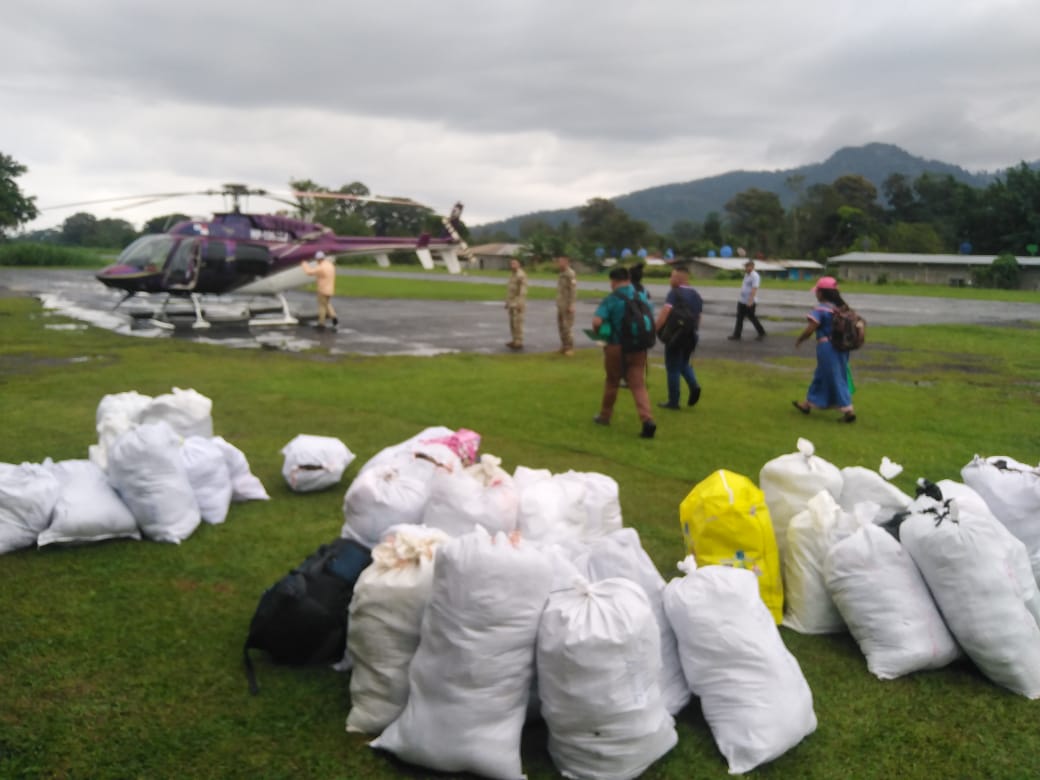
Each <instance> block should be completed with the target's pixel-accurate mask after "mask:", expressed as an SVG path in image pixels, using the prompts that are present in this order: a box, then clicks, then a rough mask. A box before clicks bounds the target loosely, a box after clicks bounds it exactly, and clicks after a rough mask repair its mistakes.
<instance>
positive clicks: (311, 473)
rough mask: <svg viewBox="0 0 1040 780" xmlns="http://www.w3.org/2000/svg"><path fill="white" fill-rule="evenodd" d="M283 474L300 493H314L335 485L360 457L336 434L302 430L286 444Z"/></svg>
mask: <svg viewBox="0 0 1040 780" xmlns="http://www.w3.org/2000/svg"><path fill="white" fill-rule="evenodd" d="M282 455H284V456H285V460H284V462H283V463H282V476H283V477H285V483H286V484H287V485H288V486H289V487H290V488H291V489H292V490H294V491H296V492H297V493H310V492H313V491H316V490H324V489H325V488H328V487H332V486H333V485H335V484H336V483H337V482H339V481H340V479H342V477H343V472H344V471H346V470H347V466H349V465H350V464H351V462H352V461H353V460H354V458H355V457H356V456H355V455H354V453H353V452H351V451H350V450H349V449H347V445H346V444H344V443H343V442H341V441H340V440H339V439H337V438H335V437H333V436H310V435H308V434H306V433H301V434H300V435H299V436H297V437H296V438H294V439H293V440H292V441H290V442H289V443H288V444H286V445H285V446H284V447H282Z"/></svg>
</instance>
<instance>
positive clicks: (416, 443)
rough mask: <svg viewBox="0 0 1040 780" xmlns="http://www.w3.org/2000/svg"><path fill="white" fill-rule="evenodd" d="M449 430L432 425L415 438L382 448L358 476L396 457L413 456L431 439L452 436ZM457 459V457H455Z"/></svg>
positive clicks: (441, 426)
mask: <svg viewBox="0 0 1040 780" xmlns="http://www.w3.org/2000/svg"><path fill="white" fill-rule="evenodd" d="M454 433H455V431H453V430H452V429H451V428H445V427H444V426H443V425H434V426H432V427H430V428H424V429H423V430H421V431H419V432H418V433H417V434H415V436H412V437H411V438H410V439H405V440H404V441H402V442H399V443H397V444H391V445H390V446H389V447H384V448H383V449H381V450H380V451H379V452H377V453H376V454H375V455H373V456H372V457H371V458H369V459H368V460H366V461H365V463H364V464H363V465H362V466H361V468H360V470H359V471H358V476H360V475H362V474H364V473H365V470H366V469H370V468H376V467H377V466H380V465H382V464H384V463H385V462H386V461H390V460H394V459H395V458H396V457H397V456H398V455H400V454H402V453H405V454H414V453H415V451H416V450H421V449H422V447H423V444H424V443H429V441H430V440H431V439H443V438H446V437H448V436H451V435H452V434H454ZM456 457H458V455H456Z"/></svg>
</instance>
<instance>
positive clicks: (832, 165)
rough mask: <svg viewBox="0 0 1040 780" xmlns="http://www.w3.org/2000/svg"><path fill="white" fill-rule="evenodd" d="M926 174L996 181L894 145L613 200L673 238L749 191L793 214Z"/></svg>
mask: <svg viewBox="0 0 1040 780" xmlns="http://www.w3.org/2000/svg"><path fill="white" fill-rule="evenodd" d="M922 173H931V174H935V175H937V176H947V175H949V176H952V177H953V178H954V179H955V180H957V181H958V182H962V183H964V184H967V185H968V186H971V187H985V186H986V185H988V184H990V183H991V182H992V181H993V179H994V177H995V175H996V173H971V172H969V171H966V170H964V169H963V168H961V167H959V166H956V165H951V164H949V163H944V162H940V161H938V160H926V159H924V158H923V157H916V156H914V155H912V154H909V153H908V152H906V151H904V150H903V149H900V148H899V147H898V146H893V145H892V144H881V143H872V144H867V145H865V146H855V147H851V146H850V147H845V148H843V149H839V150H838V151H837V152H835V153H834V154H833V155H831V156H830V157H829V158H828V159H827V160H825V161H824V162H821V163H814V164H812V165H803V166H801V167H798V168H790V169H788V170H782V171H731V172H729V173H724V174H721V175H719V176H711V177H708V178H705V179H697V180H695V181H688V182H683V183H678V184H664V185H661V186H659V187H651V188H649V189H645V190H639V191H638V192H631V193H629V194H627V195H620V196H618V197H616V198H611V199H610V200H611V201H612V202H613V203H614V204H616V205H617V206H619V207H620V208H622V209H623V210H624V211H625V212H626V213H627V214H628V215H629V216H630V217H632V218H633V219H637V220H642V221H644V222H646V223H647V224H649V225H650V227H651V228H653V229H654V230H655V231H657V232H659V233H667V232H670V231H671V230H672V229H673V227H674V226H675V224H676V223H677V222H682V221H692V222H703V221H704V219H705V217H707V216H708V215H709V214H710V213H712V212H715V213H718V214H720V215H721V214H723V212H724V210H725V205H726V203H728V202H729V201H730V200H732V199H733V198H734V197H735V196H736V195H737V194H738V193H741V192H745V191H746V190H749V189H758V190H762V191H765V192H773V193H775V194H776V195H777V196H778V197H779V198H780V202H781V204H782V205H783V206H784V207H785V208H787V207H790V206H791V205H793V204H794V203H796V202H797V201H798V199H799V198H801V197H802V195H803V194H804V193H805V191H806V190H808V189H809V188H810V187H812V186H813V185H814V184H830V183H831V182H833V181H834V180H835V179H838V178H839V177H841V176H844V175H849V174H853V175H859V176H862V177H863V178H865V179H866V180H867V181H869V182H871V183H872V184H873V185H874V187H875V188H876V189H877V191H878V192H879V193H880V192H881V191H882V187H883V185H884V182H885V180H886V179H887V178H888V177H889V176H891V175H892V174H901V175H903V176H904V177H906V178H907V179H908V180H911V181H912V180H914V179H916V178H917V177H918V176H920V175H921V174H922ZM579 207H580V206H578V205H576V206H574V207H573V208H569V209H558V210H555V211H539V212H535V213H532V214H523V215H519V216H516V217H511V218H509V219H506V220H502V221H500V222H491V223H488V224H485V225H478V226H476V227H471V230H472V232H473V235H474V237H475V238H477V239H479V238H481V237H486V236H491V235H497V234H503V233H504V234H508V235H510V236H514V237H515V236H518V235H519V234H520V227H521V225H522V224H523V223H525V222H536V221H541V222H544V223H545V224H546V225H548V226H550V227H554V228H555V227H559V226H560V224H562V223H563V222H565V221H566V222H570V223H571V224H572V225H573V224H576V223H577V222H578V209H579Z"/></svg>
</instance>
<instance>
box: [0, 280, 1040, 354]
mask: <svg viewBox="0 0 1040 780" xmlns="http://www.w3.org/2000/svg"><path fill="white" fill-rule="evenodd" d="M370 274H373V275H374V274H378V275H380V276H384V277H385V276H387V275H390V276H393V277H397V278H402V279H403V278H411V279H416V278H418V279H424V280H426V281H429V282H430V283H431V284H436V283H437V282H438V281H455V282H460V281H461V282H466V283H471V284H494V285H497V286H499V287H500V288H501V292H502V298H503V302H504V299H505V280H504V279H502V278H488V277H477V276H465V275H462V276H444V275H442V274H425V273H423V272H421V271H394V272H384V271H365V270H356V269H344V268H341V269H339V279H338V285H339V289H345V288H347V287H349V285H350V277H351V276H355V275H357V276H361V275H370ZM529 284H530V285H532V286H546V287H555V284H556V283H555V281H553V280H541V279H533V280H531V281H530V282H529ZM694 286H696V281H694ZM810 286H811V284H810V283H808V282H807V283H806V289H805V290H804V292H803V291H797V290H789V289H784V290H771V289H769V285H768V280H767V281H766V283H765V284H764V285H763V287H762V289H761V291H760V293H759V301H760V302H759V306H758V316H759V318H760V319H761V320H762V323H763V325H764V326H765V328H766V331H767V334H768V335H767V337H766V338H765V339H763V340H761V341H759V340H756V339H755V338H754V336H755V332H754V329H753V328H751V327H750V326H749V325H748V323H745V325H744V338H743V339H742V340H741V341H739V342H734V341H729V340H727V338H726V337H727V336H728V335H729V334H730V333H731V332H732V329H733V322H734V317H735V313H736V299H737V289H736V287H726V288H719V287H704V288H700V289H699V292H700V293H701V296H702V297H703V299H704V316H703V319H702V322H701V340H700V343H699V345H698V347H697V355H698V356H700V357H722V358H731V359H736V360H750V361H757V360H763V359H766V358H768V357H773V356H779V355H792V354H796V353H795V349H794V335H795V333H796V332H797V331H798V330H799V329H800V328H801V326H802V324H803V323H804V322H805V315H806V313H807V312H808V311H809V309H810V308H811V306H812V304H813V302H814V297H813V295H812V293H811V292H810V290H809V288H810ZM579 287H580V288H581V289H593V290H597V291H601V292H603V294H604V295H606V294H607V292H608V291H609V289H610V287H609V284H608V282H607V280H606V279H604V278H602V277H600V278H597V279H595V280H592V279H581V278H579ZM647 290H648V291H649V292H650V295H651V300H652V301H653V302H655V303H657V304H659V303H661V302H663V301H664V298H665V296H666V294H667V291H668V288H667V285H665V284H651V285H648V286H647ZM0 294H5V295H30V296H35V297H38V298H40V299H41V300H42V301H43V302H44V305H45V307H46V308H47V309H48V310H50V311H53V312H56V313H59V314H61V315H64V316H68V317H71V318H73V319H77V320H81V321H84V322H89V323H91V324H94V325H97V326H100V327H104V328H107V329H109V330H112V331H114V332H117V333H122V334H125V335H128V336H143V337H151V338H170V337H173V338H188V339H193V340H198V341H205V342H208V343H216V344H222V345H225V346H228V347H237V348H267V349H282V350H290V351H307V350H309V349H312V348H314V347H317V346H321V347H323V348H324V349H323V352H324V350H328V351H329V352H331V353H332V354H361V355H419V356H424V355H425V356H429V355H438V354H444V353H451V352H472V353H479V354H496V353H505V352H509V351H510V350H509V349H507V348H506V346H505V343H506V342H507V341H508V340H509V337H510V334H509V325H508V318H507V316H506V312H505V309H504V303H503V302H498V301H492V302H451V301H413V300H379V299H371V298H336V299H335V300H334V302H333V305H334V306H335V308H336V312H337V314H338V315H339V321H340V322H339V328H338V329H336V330H335V331H333V330H325V331H317V330H315V329H314V328H313V326H312V324H311V323H313V318H314V316H315V312H316V308H315V301H314V295H313V293H310V292H306V291H298V290H294V291H290V292H289V293H287V294H286V298H287V299H288V301H289V305H290V308H291V309H292V311H293V312H294V313H295V314H296V315H297V316H299V317H301V318H302V319H303V322H302V324H300V325H296V326H274V327H272V326H266V327H253V328H248V327H245V326H244V324H241V323H240V324H237V325H221V324H219V323H216V322H215V324H214V326H213V327H211V328H209V329H206V330H193V329H191V328H180V327H179V328H177V329H176V330H174V331H168V330H162V329H158V328H155V327H150V326H148V325H147V323H146V322H145V321H142V320H139V319H137V318H135V317H133V316H132V314H133V312H134V311H139V310H141V309H142V308H152V307H155V306H158V305H160V303H161V300H162V298H163V297H165V296H153V297H152V299H151V300H148V299H147V298H140V297H135V298H132V299H130V301H128V302H126V303H124V304H122V305H120V306H119V307H118V308H116V305H117V304H118V303H119V302H120V300H121V298H122V294H121V293H119V292H118V291H115V290H111V289H109V288H106V287H105V286H104V285H102V284H101V283H100V282H98V281H97V280H95V279H94V276H93V273H92V272H91V271H81V270H73V269H21V268H0ZM849 302H850V303H851V304H852V305H853V306H854V307H855V308H856V310H857V311H858V312H859V313H860V314H861V315H862V316H863V317H864V318H865V319H866V320H867V322H868V324H869V325H870V326H880V325H918V324H925V323H962V324H981V325H1006V326H1014V325H1016V324H1019V323H1023V322H1037V321H1040V301H1038V302H1037V303H1009V302H1004V301H975V300H960V299H948V298H920V297H908V296H900V295H893V296H886V295H873V294H870V295H866V294H863V295H861V294H857V295H855V296H852V297H850V301H849ZM242 305H243V304H242V302H241V301H240V300H239V299H237V298H231V297H227V296H220V297H216V298H210V297H207V300H206V302H205V307H206V310H207V314H210V313H212V316H213V317H214V319H215V320H216V319H225V318H227V317H231V318H232V319H234V318H236V317H237V316H238V314H239V312H240V311H241V309H242ZM596 305H597V301H595V300H579V301H578V310H577V314H576V317H575V328H574V330H575V344H576V346H577V348H578V349H583V348H586V349H598V345H597V344H596V343H595V342H593V341H592V340H591V339H588V338H587V337H586V336H585V335H584V334H583V333H582V330H583V329H584V328H588V327H590V325H591V320H592V317H593V313H594V311H595V309H596ZM524 346H525V352H534V353H538V352H554V351H556V350H557V349H558V348H559V337H558V335H557V331H556V307H555V303H554V302H553V301H528V303H527V314H526V325H525V333H524ZM868 347H869V344H868ZM805 349H806V348H805V346H804V345H803V347H802V350H803V351H804V350H805ZM806 354H807V353H806Z"/></svg>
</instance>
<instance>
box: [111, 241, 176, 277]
mask: <svg viewBox="0 0 1040 780" xmlns="http://www.w3.org/2000/svg"><path fill="white" fill-rule="evenodd" d="M173 244H174V239H173V238H172V237H170V236H167V235H151V236H141V237H140V238H139V239H137V240H136V241H134V242H133V243H132V244H130V245H129V246H128V247H127V248H126V249H124V250H123V251H122V252H120V253H119V257H118V258H117V259H116V262H117V263H119V264H121V265H128V266H130V267H132V268H137V269H140V270H141V271H153V272H154V271H158V270H159V269H160V268H162V267H163V264H164V263H165V262H166V258H167V256H168V255H169V254H170V250H171V249H172V248H173Z"/></svg>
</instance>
